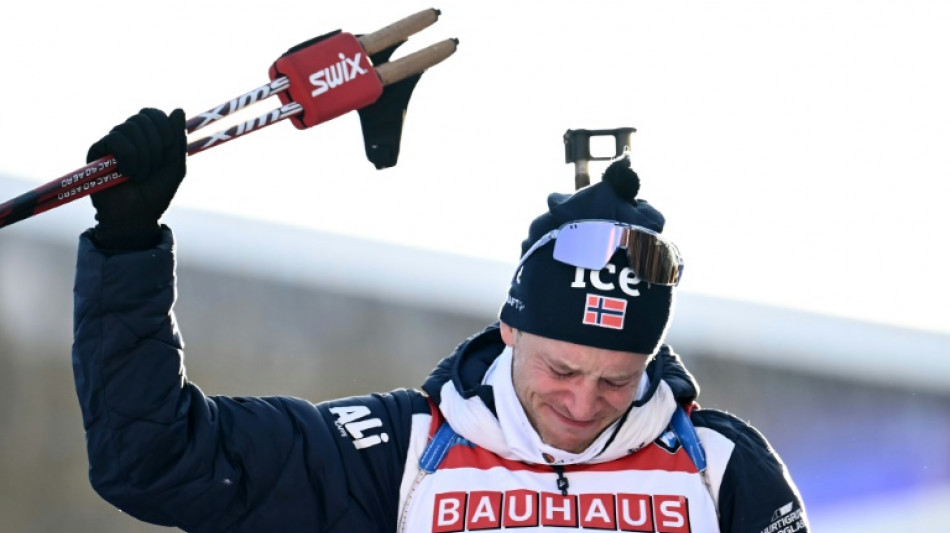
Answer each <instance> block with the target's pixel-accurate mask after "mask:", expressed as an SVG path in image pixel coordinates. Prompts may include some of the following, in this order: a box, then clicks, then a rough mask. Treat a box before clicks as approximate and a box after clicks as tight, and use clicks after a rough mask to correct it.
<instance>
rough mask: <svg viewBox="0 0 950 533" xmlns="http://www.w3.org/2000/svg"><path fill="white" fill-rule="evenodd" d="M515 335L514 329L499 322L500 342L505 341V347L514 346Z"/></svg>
mask: <svg viewBox="0 0 950 533" xmlns="http://www.w3.org/2000/svg"><path fill="white" fill-rule="evenodd" d="M515 333H517V330H516V329H515V328H513V327H511V326H509V325H508V324H505V323H504V322H501V340H503V341H505V344H506V345H507V346H514V345H515Z"/></svg>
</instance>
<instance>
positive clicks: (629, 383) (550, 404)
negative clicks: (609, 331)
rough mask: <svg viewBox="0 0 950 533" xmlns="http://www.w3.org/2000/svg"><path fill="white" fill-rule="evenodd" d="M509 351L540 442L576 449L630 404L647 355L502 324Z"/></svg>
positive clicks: (520, 394)
mask: <svg viewBox="0 0 950 533" xmlns="http://www.w3.org/2000/svg"><path fill="white" fill-rule="evenodd" d="M501 334H502V339H504V341H505V344H507V345H508V346H511V347H512V349H513V350H514V362H513V365H512V380H513V381H514V385H515V393H516V394H517V395H518V399H519V400H520V401H521V405H522V407H524V410H525V413H526V414H527V415H528V420H529V421H530V422H531V425H532V426H533V427H534V429H535V431H537V432H538V435H540V437H541V440H542V441H544V443H545V444H548V445H550V446H554V447H555V448H558V449H560V450H564V451H567V452H572V453H579V452H582V451H584V450H585V449H587V447H588V446H590V444H591V443H592V442H594V439H596V438H597V436H598V435H600V433H601V432H602V431H603V430H604V429H605V428H606V427H607V426H609V425H610V424H612V423H613V422H614V421H615V420H617V419H618V418H620V416H621V415H622V414H623V413H624V412H625V411H626V410H627V408H628V407H630V404H631V403H633V401H634V399H635V398H636V394H637V388H638V386H639V384H640V378H641V376H642V375H643V372H644V371H645V370H646V366H647V363H648V362H649V360H650V357H649V356H648V355H644V354H636V353H631V352H618V351H613V350H604V349H602V348H592V347H590V346H582V345H579V344H573V343H570V342H564V341H558V340H554V339H549V338H546V337H538V336H536V335H532V334H530V333H525V332H522V331H517V330H515V329H513V328H511V327H510V326H508V325H507V324H504V323H502V325H501Z"/></svg>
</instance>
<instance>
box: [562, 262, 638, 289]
mask: <svg viewBox="0 0 950 533" xmlns="http://www.w3.org/2000/svg"><path fill="white" fill-rule="evenodd" d="M605 270H606V271H607V273H608V274H610V275H611V276H614V274H616V272H617V266H616V265H614V264H613V263H607V266H605V267H604V268H603V270H587V269H586V268H581V267H576V268H575V270H574V281H572V282H571V288H572V289H587V288H588V286H587V280H588V279H589V280H590V285H591V286H593V287H594V288H595V289H597V290H599V291H612V290H614V289H616V288H617V285H619V287H620V290H621V291H622V292H623V293H624V294H626V295H627V296H633V297H636V296H640V291H639V290H638V289H636V288H635V287H636V285H639V284H640V278H638V277H637V275H636V273H634V271H633V269H631V268H630V267H623V268H622V269H620V274H617V275H616V281H617V285H614V282H613V281H604V280H603V279H602V278H601V274H602V273H603V272H604V271H605ZM588 273H589V274H588Z"/></svg>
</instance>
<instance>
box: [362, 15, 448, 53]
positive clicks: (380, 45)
mask: <svg viewBox="0 0 950 533" xmlns="http://www.w3.org/2000/svg"><path fill="white" fill-rule="evenodd" d="M441 14H442V13H441V11H439V10H438V9H435V8H432V9H426V10H423V11H420V12H418V13H415V14H413V15H409V16H408V17H406V18H404V19H400V20H397V21H396V22H393V23H392V24H390V25H389V26H386V27H385V28H381V29H379V30H376V31H374V32H373V33H368V34H366V35H362V36H360V37H359V41H360V43H361V44H362V45H363V49H364V50H366V55H369V56H372V55H375V54H376V53H377V52H382V51H383V50H385V49H387V48H389V47H390V46H393V45H394V44H396V43H400V42H402V41H405V40H406V39H408V38H409V36H410V35H412V34H414V33H419V32H420V31H422V30H424V29H426V28H428V27H429V26H431V25H433V24H435V22H436V21H437V20H439V15H441Z"/></svg>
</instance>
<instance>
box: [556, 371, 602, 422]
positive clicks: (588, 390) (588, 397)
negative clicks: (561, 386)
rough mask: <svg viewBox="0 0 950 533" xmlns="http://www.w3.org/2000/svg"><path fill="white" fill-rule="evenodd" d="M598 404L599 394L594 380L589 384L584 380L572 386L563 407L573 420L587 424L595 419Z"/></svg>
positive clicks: (588, 381)
mask: <svg viewBox="0 0 950 533" xmlns="http://www.w3.org/2000/svg"><path fill="white" fill-rule="evenodd" d="M599 402H600V392H599V391H598V390H597V383H596V380H595V381H593V382H591V381H590V380H587V379H584V380H578V382H576V383H574V384H572V386H571V388H570V392H569V394H568V399H567V401H566V402H565V405H564V407H565V408H566V409H567V414H568V415H569V416H570V417H571V418H573V419H574V420H576V421H578V422H588V421H590V420H593V419H594V418H595V416H596V414H597V405H598V403H599Z"/></svg>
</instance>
